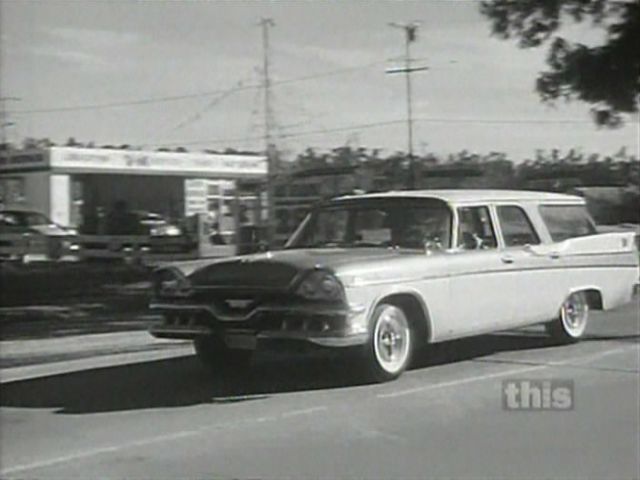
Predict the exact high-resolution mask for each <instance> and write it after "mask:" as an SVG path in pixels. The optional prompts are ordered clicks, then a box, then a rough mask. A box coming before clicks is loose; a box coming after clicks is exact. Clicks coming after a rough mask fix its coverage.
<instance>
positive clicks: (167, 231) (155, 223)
mask: <svg viewBox="0 0 640 480" xmlns="http://www.w3.org/2000/svg"><path fill="white" fill-rule="evenodd" d="M133 214H134V215H135V216H136V218H137V220H138V225H139V230H138V231H139V232H141V233H142V234H144V235H151V236H152V237H179V236H180V235H182V233H183V232H182V229H181V228H180V227H178V226H176V225H173V224H171V223H170V222H169V221H168V220H167V219H165V218H164V217H163V216H162V215H160V214H158V213H153V212H147V211H144V210H135V211H133Z"/></svg>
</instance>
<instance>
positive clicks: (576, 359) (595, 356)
mask: <svg viewBox="0 0 640 480" xmlns="http://www.w3.org/2000/svg"><path fill="white" fill-rule="evenodd" d="M636 347H638V345H634V346H632V347H629V346H628V345H626V346H624V347H619V348H615V349H613V350H607V351H605V352H599V353H596V354H592V355H584V356H579V357H573V358H570V359H567V360H566V361H560V362H549V363H544V364H541V365H534V366H530V367H525V368H514V369H511V370H507V371H504V372H496V373H488V374H486V375H479V376H473V377H467V378H461V379H459V380H452V381H449V382H442V383H436V384H432V385H424V386H421V387H415V388H409V389H406V390H400V391H397V392H390V393H378V394H377V395H376V397H377V398H396V397H402V396H404V395H411V394H414V393H421V392H428V391H431V390H438V389H440V388H447V387H453V386H456V385H464V384H465V383H471V382H478V381H481V380H488V379H490V378H499V377H505V376H509V375H519V374H521V373H526V372H533V371H536V370H544V369H546V368H550V367H558V366H572V365H571V363H574V362H589V361H591V360H596V359H599V358H602V357H606V356H608V355H613V354H615V353H618V352H622V351H627V350H634V349H636Z"/></svg>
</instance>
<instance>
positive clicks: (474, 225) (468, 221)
mask: <svg viewBox="0 0 640 480" xmlns="http://www.w3.org/2000/svg"><path fill="white" fill-rule="evenodd" d="M458 218H459V223H458V247H459V248H462V249H464V250H487V249H491V248H496V247H497V246H498V242H497V241H496V234H495V231H494V228H493V224H492V222H491V215H490V214H489V209H488V208H487V207H463V208H458Z"/></svg>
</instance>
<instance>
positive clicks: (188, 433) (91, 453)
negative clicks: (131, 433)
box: [0, 345, 638, 476]
mask: <svg viewBox="0 0 640 480" xmlns="http://www.w3.org/2000/svg"><path fill="white" fill-rule="evenodd" d="M636 347H638V345H634V346H632V347H629V346H628V345H627V346H624V347H620V348H616V349H613V350H608V351H605V352H599V353H597V354H593V355H585V356H580V357H574V358H570V359H568V360H566V361H565V362H559V363H557V364H545V365H536V366H530V367H526V368H517V369H511V370H507V371H504V372H497V373H492V374H487V375H480V376H475V377H468V378H463V379H459V380H453V381H449V382H443V383H438V384H434V385H425V386H424V387H416V388H412V389H408V390H402V391H398V392H392V393H380V394H377V395H376V397H377V398H394V397H400V396H404V395H410V394H413V393H420V392H425V391H429V390H436V389H439V388H446V387H450V386H456V385H462V384H465V383H471V382H476V381H481V380H486V379H490V378H497V377H503V376H508V375H514V374H519V373H524V372H530V371H535V370H543V369H546V368H550V367H552V366H562V365H563V364H565V363H569V362H576V361H587V362H588V361H591V360H595V359H598V358H602V357H605V356H608V355H613V354H615V353H618V352H622V351H627V350H632V349H635V348H636ZM326 409H327V407H326V406H317V407H310V408H308V409H304V410H294V411H292V412H284V413H281V414H279V415H275V416H262V417H257V418H249V419H245V420H240V421H234V422H227V423H221V424H216V425H207V426H203V427H201V428H198V429H191V430H182V431H179V432H173V433H170V434H166V435H159V436H154V437H148V438H143V439H140V440H136V441H133V442H128V443H124V444H118V445H111V446H105V447H99V448H94V449H91V450H85V451H81V452H77V453H72V454H68V455H63V456H59V457H54V458H50V459H48V460H41V461H37V462H32V463H28V464H22V465H15V466H13V467H9V468H5V469H2V470H0V475H1V476H7V475H11V474H15V473H19V472H24V471H28V470H35V469H38V468H44V467H50V466H52V465H58V464H61V463H66V462H71V461H77V460H81V459H86V458H89V457H95V456H98V455H103V454H107V453H113V452H118V451H122V450H129V449H131V448H135V447H142V446H148V445H153V444H155V443H161V442H166V441H173V440H176V439H180V438H186V437H192V436H196V435H200V434H202V433H203V432H208V431H213V430H223V429H229V428H237V427H240V426H246V425H247V424H251V423H256V422H258V423H266V422H273V421H276V420H279V419H285V418H292V417H295V415H303V414H309V413H313V412H316V411H321V410H326ZM287 413H288V414H287Z"/></svg>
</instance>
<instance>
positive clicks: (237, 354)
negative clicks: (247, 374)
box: [193, 337, 253, 373]
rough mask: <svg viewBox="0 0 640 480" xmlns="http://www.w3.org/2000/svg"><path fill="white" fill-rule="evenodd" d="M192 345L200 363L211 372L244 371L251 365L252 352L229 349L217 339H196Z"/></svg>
mask: <svg viewBox="0 0 640 480" xmlns="http://www.w3.org/2000/svg"><path fill="white" fill-rule="evenodd" d="M193 345H194V347H195V351H196V356H197V357H198V359H199V360H200V362H201V363H202V364H203V365H204V366H205V367H207V368H208V369H210V370H212V371H213V372H220V373H225V372H234V371H239V370H246V369H248V368H249V366H250V364H251V357H252V356H253V351H252V350H240V349H232V348H229V347H227V345H226V344H225V343H224V341H223V340H222V339H221V338H218V337H204V338H196V339H195V340H194V341H193Z"/></svg>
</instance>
